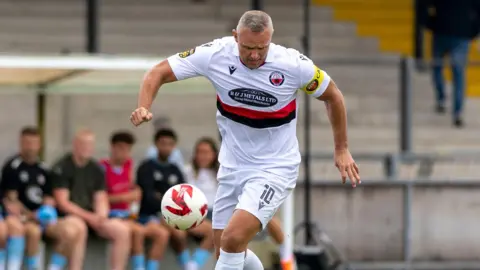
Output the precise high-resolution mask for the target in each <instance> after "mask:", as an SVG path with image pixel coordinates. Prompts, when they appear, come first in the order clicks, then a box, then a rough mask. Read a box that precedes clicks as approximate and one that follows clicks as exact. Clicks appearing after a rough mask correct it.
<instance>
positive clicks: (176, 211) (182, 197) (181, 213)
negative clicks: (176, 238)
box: [162, 184, 208, 230]
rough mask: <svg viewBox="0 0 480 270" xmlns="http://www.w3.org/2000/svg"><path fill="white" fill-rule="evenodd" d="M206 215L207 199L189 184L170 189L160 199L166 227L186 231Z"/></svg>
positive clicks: (198, 223) (200, 221)
mask: <svg viewBox="0 0 480 270" xmlns="http://www.w3.org/2000/svg"><path fill="white" fill-rule="evenodd" d="M207 213H208V203H207V198H206V197H205V194H203V192H202V191H201V190H200V189H198V188H196V187H195V186H192V185H189V184H179V185H175V186H173V187H171V188H170V189H168V190H167V192H166V193H165V194H164V195H163V198H162V216H163V219H164V220H165V221H166V222H167V224H168V225H170V226H172V227H173V228H176V229H179V230H188V229H191V228H194V227H196V226H198V225H200V224H201V223H202V221H203V220H204V219H205V217H206V216H207Z"/></svg>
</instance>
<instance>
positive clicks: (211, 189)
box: [185, 137, 220, 223]
mask: <svg viewBox="0 0 480 270" xmlns="http://www.w3.org/2000/svg"><path fill="white" fill-rule="evenodd" d="M219 168H220V163H219V162H218V147H217V144H216V143H215V141H214V140H213V139H211V138H208V137H203V138H200V139H199V140H198V141H197V142H196V144H195V146H194V149H193V156H192V161H191V164H189V165H187V166H185V181H186V182H187V183H189V184H191V185H194V186H196V187H197V188H199V189H200V190H201V191H202V192H203V193H204V194H205V197H206V198H207V201H208V214H207V220H206V222H209V223H210V221H211V220H212V213H213V204H214V202H215V196H216V194H217V189H218V182H217V173H218V169H219Z"/></svg>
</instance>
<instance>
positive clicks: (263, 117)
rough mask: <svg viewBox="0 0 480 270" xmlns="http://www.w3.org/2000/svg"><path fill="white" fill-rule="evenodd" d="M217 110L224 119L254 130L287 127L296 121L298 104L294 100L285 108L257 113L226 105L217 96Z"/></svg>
mask: <svg viewBox="0 0 480 270" xmlns="http://www.w3.org/2000/svg"><path fill="white" fill-rule="evenodd" d="M217 109H218V111H219V112H220V114H222V115H223V116H224V117H226V118H228V119H230V120H232V121H235V122H237V123H240V124H243V125H246V126H249V127H252V128H272V127H278V126H282V125H285V124H287V123H290V122H291V121H292V120H293V119H295V117H296V114H297V102H296V100H295V99H294V100H292V101H291V102H290V103H288V104H287V105H286V106H285V107H283V108H281V109H279V110H277V111H272V112H265V111H256V110H252V109H248V108H240V107H235V106H231V105H228V104H225V103H223V102H222V100H221V99H220V97H218V96H217Z"/></svg>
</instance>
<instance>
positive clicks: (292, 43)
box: [0, 33, 377, 53]
mask: <svg viewBox="0 0 480 270" xmlns="http://www.w3.org/2000/svg"><path fill="white" fill-rule="evenodd" d="M220 37H221V36H220ZM213 38H217V37H213ZM211 39H212V38H208V39H206V38H205V37H196V36H193V37H190V38H189V39H187V40H186V39H185V38H184V37H179V36H172V37H169V38H168V39H165V38H162V37H157V36H145V37H143V38H141V39H140V38H138V39H133V38H131V36H129V35H128V34H124V35H123V34H105V35H104V36H103V37H102V40H101V47H102V48H103V49H102V51H103V52H106V53H111V52H115V48H116V47H119V48H121V47H124V48H130V50H131V51H132V52H138V51H142V49H141V48H148V47H153V48H157V50H158V48H159V47H163V46H165V47H176V48H177V49H176V50H175V51H172V53H175V52H177V51H181V50H182V49H184V48H189V47H194V46H197V45H199V44H203V43H205V42H208V41H209V40H211ZM298 39H299V36H298V37H297V36H291V37H286V36H282V37H278V38H275V39H274V41H275V42H276V43H278V44H281V45H285V46H287V47H293V48H299V49H300V48H301V44H300V41H299V40H298ZM0 40H7V41H8V42H5V43H4V45H3V46H4V47H12V48H14V47H15V46H19V45H20V44H28V43H30V44H35V45H38V46H42V45H43V44H45V45H46V44H48V45H51V46H52V47H59V48H62V47H64V46H73V47H74V48H75V46H78V45H79V44H82V45H83V44H84V42H85V41H84V37H83V36H81V35H73V34H72V35H68V36H65V35H58V36H55V35H51V36H49V37H48V39H45V38H44V36H43V34H42V33H37V34H36V35H34V34H25V33H9V34H5V33H3V34H1V35H0ZM376 45H377V44H376V41H375V40H370V39H361V40H359V39H356V38H354V37H348V36H347V37H337V38H330V39H328V40H324V39H318V40H314V41H313V42H312V50H317V51H322V50H327V51H353V50H357V51H360V50H365V51H370V52H371V51H374V50H376ZM146 51H150V50H148V49H147V50H146Z"/></svg>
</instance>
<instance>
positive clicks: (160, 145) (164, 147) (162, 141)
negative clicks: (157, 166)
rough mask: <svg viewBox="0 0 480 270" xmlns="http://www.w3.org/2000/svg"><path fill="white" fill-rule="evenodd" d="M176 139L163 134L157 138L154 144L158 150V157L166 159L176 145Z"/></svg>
mask: <svg viewBox="0 0 480 270" xmlns="http://www.w3.org/2000/svg"><path fill="white" fill-rule="evenodd" d="M176 144H177V143H176V141H175V140H174V139H173V138H172V137H168V136H163V137H160V138H158V140H157V141H156V142H155V146H156V147H157V150H158V157H159V158H160V159H162V160H167V159H168V157H169V156H170V154H172V152H173V149H175V147H176Z"/></svg>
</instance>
